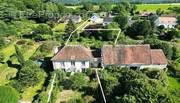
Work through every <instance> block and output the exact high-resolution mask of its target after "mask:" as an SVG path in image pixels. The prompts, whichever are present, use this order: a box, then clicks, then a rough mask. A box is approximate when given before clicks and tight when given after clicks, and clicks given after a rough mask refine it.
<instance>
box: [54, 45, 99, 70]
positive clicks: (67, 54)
mask: <svg viewBox="0 0 180 103" xmlns="http://www.w3.org/2000/svg"><path fill="white" fill-rule="evenodd" d="M55 51H56V52H57V53H56V54H55V56H54V57H53V58H52V59H51V61H52V63H53V68H54V69H63V70H64V71H67V72H84V71H86V69H87V68H90V67H98V65H99V63H100V62H101V61H100V58H99V57H100V56H99V55H97V54H96V53H97V51H95V50H91V49H90V48H87V47H85V46H81V45H67V46H63V47H61V48H60V49H59V50H58V51H57V50H55Z"/></svg>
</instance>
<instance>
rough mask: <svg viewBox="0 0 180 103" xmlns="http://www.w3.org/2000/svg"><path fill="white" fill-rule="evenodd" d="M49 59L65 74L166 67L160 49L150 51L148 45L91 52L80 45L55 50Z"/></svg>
mask: <svg viewBox="0 0 180 103" xmlns="http://www.w3.org/2000/svg"><path fill="white" fill-rule="evenodd" d="M56 52H57V53H56V54H55V56H54V57H53V58H52V59H51V60H52V62H53V68H54V69H63V70H65V71H67V72H84V71H86V69H87V68H97V67H103V68H104V67H106V66H108V65H117V66H120V67H126V66H127V67H131V68H136V69H137V68H138V69H143V68H159V69H164V68H166V66H167V60H166V57H165V55H164V53H163V51H162V50H161V49H150V45H116V46H114V45H104V46H103V47H102V48H101V49H99V50H91V49H90V48H87V47H85V46H81V45H67V46H63V47H61V48H60V50H58V51H57V50H56Z"/></svg>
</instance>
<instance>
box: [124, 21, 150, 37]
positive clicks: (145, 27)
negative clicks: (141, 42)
mask: <svg viewBox="0 0 180 103" xmlns="http://www.w3.org/2000/svg"><path fill="white" fill-rule="evenodd" d="M151 33H152V27H151V23H150V21H147V20H143V21H137V22H135V23H133V24H132V26H131V27H128V28H127V30H126V32H125V34H126V35H128V36H130V37H132V38H136V37H137V36H145V37H147V36H148V35H150V34H151Z"/></svg>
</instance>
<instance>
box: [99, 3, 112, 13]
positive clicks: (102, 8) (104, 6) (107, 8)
mask: <svg viewBox="0 0 180 103" xmlns="http://www.w3.org/2000/svg"><path fill="white" fill-rule="evenodd" d="M99 9H100V11H105V12H109V11H110V10H111V9H112V8H111V4H110V3H102V4H100V6H99Z"/></svg>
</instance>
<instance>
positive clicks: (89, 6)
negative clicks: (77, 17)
mask: <svg viewBox="0 0 180 103" xmlns="http://www.w3.org/2000/svg"><path fill="white" fill-rule="evenodd" d="M82 4H83V9H85V10H86V11H92V10H93V4H92V3H87V2H84V3H82Z"/></svg>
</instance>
